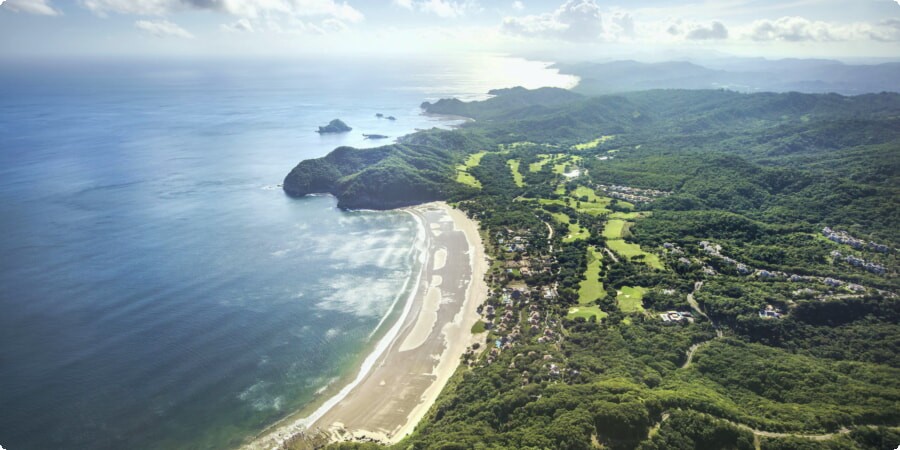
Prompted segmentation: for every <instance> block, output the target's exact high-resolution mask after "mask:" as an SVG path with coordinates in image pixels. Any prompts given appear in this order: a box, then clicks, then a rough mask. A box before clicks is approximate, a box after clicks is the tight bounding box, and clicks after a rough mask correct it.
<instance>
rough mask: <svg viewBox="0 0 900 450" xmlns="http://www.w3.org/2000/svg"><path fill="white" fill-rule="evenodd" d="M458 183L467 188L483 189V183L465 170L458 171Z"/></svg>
mask: <svg viewBox="0 0 900 450" xmlns="http://www.w3.org/2000/svg"><path fill="white" fill-rule="evenodd" d="M456 182H457V183H462V184H464V185H466V186H472V187H473V188H478V189H481V182H480V181H478V180H477V179H476V178H475V177H473V176H472V174H470V173H469V172H466V171H464V170H457V171H456Z"/></svg>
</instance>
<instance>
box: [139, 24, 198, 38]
mask: <svg viewBox="0 0 900 450" xmlns="http://www.w3.org/2000/svg"><path fill="white" fill-rule="evenodd" d="M134 26H135V27H136V28H137V29H139V30H141V31H144V32H146V33H150V34H152V35H154V36H156V37H158V38H167V37H177V38H182V39H193V38H194V35H193V34H191V33H189V32H188V31H187V30H185V29H184V28H181V27H179V26H178V25H175V24H174V23H172V22H169V21H168V20H138V21H137V22H135V23H134Z"/></svg>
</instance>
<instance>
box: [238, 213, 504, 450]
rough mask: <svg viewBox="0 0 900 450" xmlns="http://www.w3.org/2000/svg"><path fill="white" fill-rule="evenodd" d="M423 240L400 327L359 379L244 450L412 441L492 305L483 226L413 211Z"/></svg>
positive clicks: (387, 336)
mask: <svg viewBox="0 0 900 450" xmlns="http://www.w3.org/2000/svg"><path fill="white" fill-rule="evenodd" d="M405 211H408V212H409V213H410V214H413V215H414V216H415V217H416V218H417V220H419V221H420V224H421V225H422V229H423V231H424V233H425V235H426V236H425V245H426V251H425V260H424V262H423V266H422V270H421V272H420V275H419V278H418V280H417V281H418V282H417V283H416V285H415V287H414V288H413V291H412V293H411V298H410V299H409V300H408V301H407V303H406V305H404V306H403V308H404V310H403V312H402V314H401V315H400V318H399V319H398V321H397V323H396V324H394V325H393V327H392V328H391V329H390V330H389V331H388V332H387V333H386V334H385V335H384V336H383V337H382V338H381V341H379V343H378V344H377V345H376V346H375V349H374V351H373V353H372V354H370V355H369V356H368V358H367V359H366V361H365V362H363V364H362V366H361V367H360V368H359V369H358V372H357V373H356V376H355V378H354V379H353V380H352V381H351V382H350V383H349V384H347V385H346V386H343V388H342V389H341V391H340V392H338V393H337V394H335V395H334V396H332V397H331V398H329V399H328V400H327V401H325V403H324V404H322V405H321V406H320V407H319V408H318V409H317V410H316V411H315V412H313V413H312V414H310V415H308V416H306V417H302V418H292V419H288V420H285V421H283V422H282V423H280V424H278V425H276V426H275V427H273V428H271V429H270V430H268V431H267V432H265V433H263V434H262V435H261V436H260V437H259V438H258V439H256V440H255V441H254V442H252V443H250V444H248V445H246V446H245V447H244V448H246V449H276V448H284V446H285V443H287V442H291V446H292V447H295V448H303V447H304V445H303V442H304V441H305V440H307V439H309V441H310V442H318V443H322V442H323V441H324V440H331V441H339V440H376V441H380V442H383V443H395V442H398V441H399V440H401V439H402V438H403V437H405V436H406V435H408V434H409V433H410V432H412V430H413V429H414V428H415V426H416V425H417V424H418V423H419V421H420V420H421V419H422V418H423V417H424V416H425V414H426V413H427V411H428V409H429V408H430V407H431V405H432V404H433V403H434V401H435V400H436V399H437V396H438V395H439V394H440V392H441V390H442V389H443V388H444V386H445V385H446V383H447V381H448V380H449V378H450V376H451V375H452V374H453V372H454V371H455V370H456V368H457V367H458V365H459V362H460V356H462V354H463V353H464V352H465V351H466V348H467V347H469V346H470V345H472V344H473V343H475V342H479V341H480V340H482V339H483V337H480V336H473V335H472V333H471V329H472V326H473V325H474V324H475V323H476V322H477V321H478V319H479V315H478V313H477V312H476V308H477V306H478V305H479V304H481V303H482V302H483V301H484V300H485V299H486V298H487V285H486V284H485V282H484V275H485V273H486V271H487V267H488V264H487V261H486V259H485V255H484V247H483V245H482V242H481V237H480V235H479V234H478V224H477V223H475V222H474V221H472V220H470V219H469V218H467V217H466V215H465V214H464V213H463V212H462V211H459V210H456V209H453V208H451V207H449V206H448V205H447V204H445V203H442V202H440V203H430V204H426V205H421V206H417V207H414V208H408V209H406V210H405Z"/></svg>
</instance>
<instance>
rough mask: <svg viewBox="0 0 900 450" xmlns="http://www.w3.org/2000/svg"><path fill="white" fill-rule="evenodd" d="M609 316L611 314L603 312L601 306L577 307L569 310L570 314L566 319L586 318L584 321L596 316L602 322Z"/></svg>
mask: <svg viewBox="0 0 900 450" xmlns="http://www.w3.org/2000/svg"><path fill="white" fill-rule="evenodd" d="M608 315H609V314H606V313H605V312H603V310H601V309H600V307H599V306H575V307H573V308H570V309H569V314H567V315H566V317H568V318H569V319H575V318H576V317H584V319H585V320H587V319H589V318H590V317H591V316H596V317H597V320H600V319H602V318H604V317H606V316H608Z"/></svg>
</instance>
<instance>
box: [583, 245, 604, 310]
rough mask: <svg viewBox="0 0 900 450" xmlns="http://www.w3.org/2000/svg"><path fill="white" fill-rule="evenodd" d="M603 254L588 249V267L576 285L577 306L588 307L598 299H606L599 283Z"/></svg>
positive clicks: (591, 248) (593, 249)
mask: <svg viewBox="0 0 900 450" xmlns="http://www.w3.org/2000/svg"><path fill="white" fill-rule="evenodd" d="M602 258H603V253H601V252H600V251H598V250H597V249H596V248H594V247H590V248H588V254H587V259H588V266H587V270H585V271H584V278H585V279H584V280H583V281H582V282H581V284H579V285H578V304H579V305H589V304H591V303H593V302H594V301H595V300H597V299H598V298H603V297H606V291H605V290H603V283H602V282H601V281H600V267H601V266H602V264H603V261H602Z"/></svg>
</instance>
